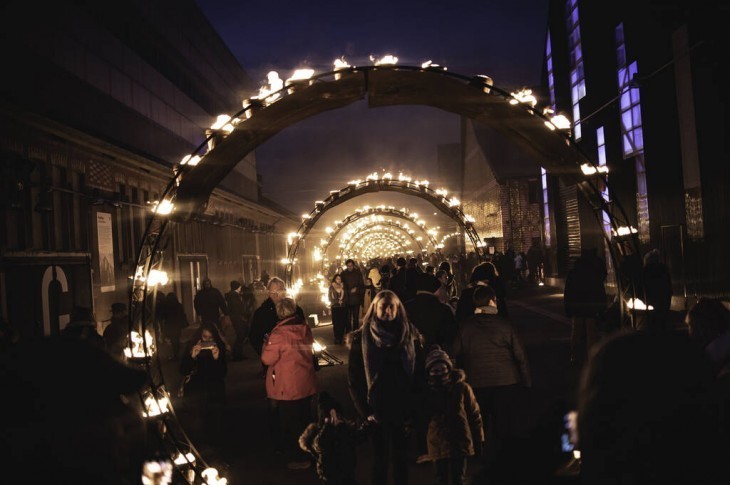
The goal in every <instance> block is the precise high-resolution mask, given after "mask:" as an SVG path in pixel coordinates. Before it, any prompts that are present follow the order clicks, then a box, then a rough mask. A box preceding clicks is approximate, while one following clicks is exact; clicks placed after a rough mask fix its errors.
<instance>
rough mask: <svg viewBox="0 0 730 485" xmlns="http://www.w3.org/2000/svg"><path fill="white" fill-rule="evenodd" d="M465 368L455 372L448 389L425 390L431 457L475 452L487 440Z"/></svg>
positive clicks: (429, 452)
mask: <svg viewBox="0 0 730 485" xmlns="http://www.w3.org/2000/svg"><path fill="white" fill-rule="evenodd" d="M465 377H466V376H465V375H464V371H462V370H458V369H457V370H454V371H452V382H450V383H449V384H447V385H446V386H445V388H443V389H438V388H431V387H429V388H428V390H427V391H426V392H425V397H424V402H425V411H426V412H427V413H428V416H429V421H428V431H427V434H426V445H427V447H428V457H429V458H430V459H431V460H442V459H444V458H456V457H459V456H472V455H474V449H475V443H477V446H479V445H478V444H479V443H482V442H483V441H484V428H483V426H482V415H481V412H480V410H479V404H477V400H476V398H475V397H474V391H472V388H471V386H469V384H467V383H466V379H465Z"/></svg>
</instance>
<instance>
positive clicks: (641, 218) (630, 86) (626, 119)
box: [616, 23, 649, 243]
mask: <svg viewBox="0 0 730 485" xmlns="http://www.w3.org/2000/svg"><path fill="white" fill-rule="evenodd" d="M628 62H629V61H628V57H627V55H626V43H625V42H624V25H623V23H620V24H618V26H617V27H616V64H617V72H618V92H619V94H620V107H621V118H620V120H619V121H620V125H621V142H622V145H623V154H624V159H626V158H631V157H633V158H634V162H635V164H636V167H635V168H636V212H637V214H636V215H637V219H638V225H639V227H638V231H639V240H640V241H641V242H642V243H648V242H649V201H648V191H647V188H646V165H645V161H644V132H643V129H642V126H641V97H640V94H639V87H638V86H636V84H635V83H634V82H633V81H634V78H635V77H636V75H637V73H638V66H637V64H636V61H634V62H632V63H630V64H627V63H628Z"/></svg>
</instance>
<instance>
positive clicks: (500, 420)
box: [474, 384, 526, 465]
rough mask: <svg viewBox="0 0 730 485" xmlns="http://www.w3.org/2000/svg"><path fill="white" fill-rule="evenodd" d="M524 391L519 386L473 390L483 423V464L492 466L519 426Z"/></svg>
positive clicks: (522, 387)
mask: <svg viewBox="0 0 730 485" xmlns="http://www.w3.org/2000/svg"><path fill="white" fill-rule="evenodd" d="M525 393H526V390H525V388H524V386H522V384H512V385H509V386H494V387H481V388H474V396H475V397H476V399H477V403H479V409H480V411H481V413H482V420H483V422H484V436H485V438H486V440H485V450H484V460H485V462H486V463H487V465H490V464H493V463H494V461H495V459H496V458H497V457H498V456H499V454H500V453H501V452H502V448H503V446H504V444H505V443H506V442H508V441H509V440H511V439H512V438H514V437H515V436H516V434H517V429H518V428H519V425H520V419H521V411H522V410H523V405H524V400H525V399H526V394H525Z"/></svg>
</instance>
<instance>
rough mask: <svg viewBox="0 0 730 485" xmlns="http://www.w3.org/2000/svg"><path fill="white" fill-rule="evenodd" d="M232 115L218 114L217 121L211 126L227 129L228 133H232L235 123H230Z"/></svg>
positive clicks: (212, 128)
mask: <svg viewBox="0 0 730 485" xmlns="http://www.w3.org/2000/svg"><path fill="white" fill-rule="evenodd" d="M230 121H231V117H230V116H228V115H218V118H217V119H216V121H215V123H213V124H212V125H211V127H210V129H211V130H221V131H225V132H226V133H230V132H232V131H233V125H232V124H231V123H230Z"/></svg>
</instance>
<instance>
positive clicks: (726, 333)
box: [684, 297, 730, 377]
mask: <svg viewBox="0 0 730 485" xmlns="http://www.w3.org/2000/svg"><path fill="white" fill-rule="evenodd" d="M684 323H685V324H686V325H687V329H688V335H689V337H690V338H691V339H692V340H693V341H694V342H696V343H697V344H698V346H699V347H701V348H702V349H704V351H705V352H706V353H707V355H708V356H709V357H710V359H711V360H712V361H713V362H714V363H715V366H716V369H717V373H718V375H725V374H728V375H729V377H730V310H728V309H727V308H726V307H725V305H723V304H722V302H721V301H720V300H717V299H715V298H707V297H702V298H700V299H699V300H698V301H697V303H696V304H695V305H694V306H693V307H692V308H691V309H690V310H689V311H688V312H687V315H686V316H685V319H684Z"/></svg>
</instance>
